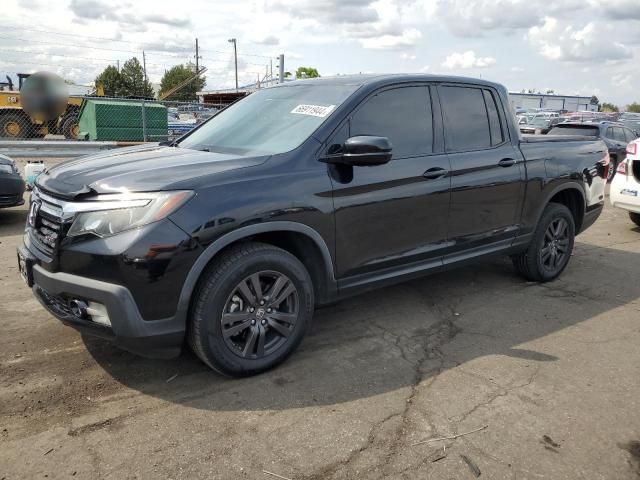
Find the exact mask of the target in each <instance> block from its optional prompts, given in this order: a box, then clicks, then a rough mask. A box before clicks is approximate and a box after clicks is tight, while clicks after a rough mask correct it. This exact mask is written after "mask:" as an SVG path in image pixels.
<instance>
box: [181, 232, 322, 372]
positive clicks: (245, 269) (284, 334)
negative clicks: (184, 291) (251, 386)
mask: <svg viewBox="0 0 640 480" xmlns="http://www.w3.org/2000/svg"><path fill="white" fill-rule="evenodd" d="M313 308H314V292H313V283H312V281H311V277H310V276H309V273H308V272H307V270H306V268H305V267H304V265H303V264H302V263H301V262H300V260H298V259H297V258H296V257H295V256H293V255H292V254H290V253H289V252H287V251H285V250H283V249H281V248H278V247H275V246H273V245H267V244H263V243H255V242H250V243H242V244H239V245H236V246H234V247H232V248H230V249H229V250H227V251H226V252H223V253H222V254H220V256H219V257H218V258H216V260H215V261H214V262H213V263H212V264H211V265H210V267H209V268H207V270H206V271H205V272H204V273H203V277H202V278H201V279H200V282H199V286H198V288H197V290H196V292H195V294H194V298H193V304H192V309H191V319H190V324H189V327H188V332H187V333H188V340H189V344H190V346H191V348H192V349H193V351H194V352H195V353H196V355H198V357H199V358H200V359H201V360H202V361H203V362H205V363H206V364H207V365H209V366H210V367H211V368H213V369H214V370H216V371H218V372H220V373H223V374H225V375H231V376H245V375H251V374H255V373H260V372H263V371H265V370H268V369H269V368H272V367H274V366H276V365H278V364H279V363H281V362H283V361H284V360H285V359H286V358H287V357H288V356H289V355H290V354H291V353H292V352H293V351H294V350H295V349H296V348H297V346H298V345H299V344H300V342H301V341H302V338H303V337H304V335H305V333H306V331H307V329H308V327H309V325H310V324H311V318H312V316H313Z"/></svg>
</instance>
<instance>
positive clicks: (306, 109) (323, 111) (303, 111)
mask: <svg viewBox="0 0 640 480" xmlns="http://www.w3.org/2000/svg"><path fill="white" fill-rule="evenodd" d="M334 108H336V106H335V105H329V106H328V107H323V106H322V105H298V106H297V107H296V108H294V109H293V110H291V113H299V114H300V115H311V116H312V117H326V116H327V115H329V114H330V113H331V112H332V111H333V109H334Z"/></svg>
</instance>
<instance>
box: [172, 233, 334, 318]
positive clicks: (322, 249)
mask: <svg viewBox="0 0 640 480" xmlns="http://www.w3.org/2000/svg"><path fill="white" fill-rule="evenodd" d="M245 241H256V242H262V243H268V244H271V245H274V246H276V247H279V248H282V249H283V250H286V251H288V252H289V253H291V254H292V255H294V256H295V257H296V258H298V260H300V261H301V262H302V263H303V265H304V266H305V267H306V268H307V270H308V272H309V275H310V276H311V279H312V281H313V283H314V289H315V290H316V303H318V304H322V303H328V302H330V301H331V300H332V299H334V298H335V297H336V294H337V282H336V279H335V272H334V268H333V260H332V257H331V253H330V251H329V247H328V246H327V244H326V242H325V241H324V239H323V238H322V236H321V235H320V234H319V233H318V232H317V231H316V230H314V229H313V228H311V227H309V226H308V225H305V224H302V223H297V222H288V221H280V222H267V223H260V224H256V225H249V226H246V227H242V228H239V229H237V230H234V231H232V232H229V233H227V234H225V235H223V236H222V237H220V238H218V239H217V240H215V241H214V242H213V243H211V244H210V245H209V246H208V247H207V248H206V249H205V250H204V251H203V252H202V253H201V254H200V256H199V257H198V259H197V260H196V262H195V263H194V264H193V266H192V267H191V270H190V271H189V273H188V275H187V278H186V280H185V282H184V284H183V286H182V291H181V292H180V299H179V301H178V312H177V314H178V315H179V316H180V318H181V321H184V322H185V325H186V322H187V320H188V318H187V317H188V314H189V309H190V307H191V300H192V296H193V292H194V291H195V289H196V286H197V285H198V281H199V280H200V278H201V277H202V273H203V272H204V271H205V269H206V268H207V266H208V265H209V264H210V263H211V262H212V261H213V260H214V259H215V258H216V256H217V255H218V254H219V253H221V252H222V251H224V250H226V249H228V248H230V247H232V246H233V245H236V244H238V243H240V242H245ZM319 263H320V265H319Z"/></svg>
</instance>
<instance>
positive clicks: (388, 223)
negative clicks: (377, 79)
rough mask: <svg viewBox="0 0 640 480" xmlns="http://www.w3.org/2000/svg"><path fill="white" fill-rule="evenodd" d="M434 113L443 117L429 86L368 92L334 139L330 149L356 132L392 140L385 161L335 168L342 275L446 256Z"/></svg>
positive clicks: (445, 180)
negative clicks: (386, 161) (443, 249)
mask: <svg viewBox="0 0 640 480" xmlns="http://www.w3.org/2000/svg"><path fill="white" fill-rule="evenodd" d="M432 105H433V106H435V108H432ZM434 113H435V116H436V118H439V117H440V110H439V106H438V103H437V102H434V101H433V100H432V96H431V92H430V87H429V86H428V85H424V84H423V85H411V86H394V87H390V88H385V89H382V90H379V91H377V92H376V93H374V94H372V95H370V96H369V97H368V98H367V99H365V100H364V101H363V102H362V103H361V104H360V105H359V106H358V107H357V108H356V110H355V111H354V113H353V114H352V115H351V117H350V119H348V121H347V122H346V123H345V124H344V125H343V126H342V128H340V129H339V131H338V133H337V134H336V136H335V138H334V139H332V140H331V141H330V142H329V143H330V145H329V147H328V149H329V152H332V151H335V149H336V148H339V147H338V146H339V145H341V144H342V143H343V142H344V141H345V140H346V139H347V138H348V137H349V136H356V135H379V136H385V137H388V138H389V139H390V141H391V143H392V145H393V157H392V160H391V161H390V162H389V163H388V164H386V165H378V166H374V167H349V166H344V165H338V166H335V165H334V166H331V167H329V173H330V176H331V179H332V182H333V187H334V206H335V212H336V213H335V219H336V251H337V262H336V263H337V269H338V275H339V278H344V277H354V276H358V277H360V278H361V279H362V278H363V276H367V274H373V273H375V272H376V271H378V272H379V271H380V270H382V269H394V268H398V267H401V266H403V265H405V264H407V263H411V262H421V263H423V264H426V265H427V266H428V264H429V263H430V262H433V263H434V264H441V263H442V260H441V249H442V248H443V247H444V245H445V244H444V242H445V240H446V228H447V218H448V214H449V187H450V179H449V177H448V176H447V173H448V171H449V161H448V159H447V156H446V155H445V154H444V152H443V141H442V130H441V123H440V122H439V121H435V122H434ZM358 281H360V280H357V279H354V280H353V281H352V282H348V283H347V284H345V285H343V286H355V284H354V282H356V283H357V282H358ZM362 281H366V280H364V279H362Z"/></svg>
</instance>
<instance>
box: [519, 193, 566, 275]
mask: <svg viewBox="0 0 640 480" xmlns="http://www.w3.org/2000/svg"><path fill="white" fill-rule="evenodd" d="M574 240H575V222H574V220H573V215H572V214H571V211H570V210H569V209H568V208H567V207H565V206H564V205H561V204H559V203H550V204H549V205H547V207H546V208H545V209H544V212H543V213H542V217H541V218H540V221H539V222H538V226H537V227H536V231H535V233H534V235H533V238H532V239H531V243H530V244H529V247H528V248H527V250H525V251H524V252H522V253H520V254H518V255H514V256H513V257H511V259H512V261H513V265H514V267H515V268H516V270H517V271H518V272H519V273H520V274H521V275H522V276H523V277H525V278H526V279H527V280H529V281H532V282H550V281H551V280H554V279H556V278H557V277H558V276H559V275H560V274H561V273H562V271H563V270H564V269H565V268H566V266H567V264H568V263H569V259H570V258H571V252H573V244H574Z"/></svg>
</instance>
